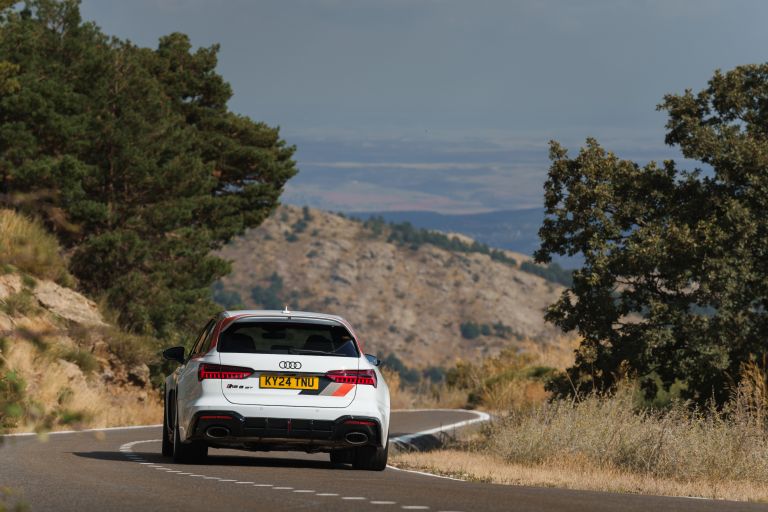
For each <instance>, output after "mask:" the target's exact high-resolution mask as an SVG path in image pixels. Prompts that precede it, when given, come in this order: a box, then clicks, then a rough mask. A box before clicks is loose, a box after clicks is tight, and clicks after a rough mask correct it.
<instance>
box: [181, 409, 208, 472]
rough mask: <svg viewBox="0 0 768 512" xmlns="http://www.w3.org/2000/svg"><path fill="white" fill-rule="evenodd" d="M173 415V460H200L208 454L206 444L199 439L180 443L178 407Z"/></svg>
mask: <svg viewBox="0 0 768 512" xmlns="http://www.w3.org/2000/svg"><path fill="white" fill-rule="evenodd" d="M173 416H174V421H173V423H174V427H173V462H178V463H182V464H196V463H199V462H202V461H203V460H204V459H205V458H206V457H207V456H208V445H207V444H205V443H202V442H200V441H192V442H191V443H186V444H185V443H182V442H181V435H180V433H179V414H178V409H177V410H176V414H174V415H173Z"/></svg>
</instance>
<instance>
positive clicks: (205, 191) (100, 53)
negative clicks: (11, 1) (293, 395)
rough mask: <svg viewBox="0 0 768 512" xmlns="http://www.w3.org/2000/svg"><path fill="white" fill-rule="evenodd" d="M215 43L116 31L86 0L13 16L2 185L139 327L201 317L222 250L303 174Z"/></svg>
mask: <svg viewBox="0 0 768 512" xmlns="http://www.w3.org/2000/svg"><path fill="white" fill-rule="evenodd" d="M217 51H218V47H217V46H212V47H210V48H201V49H197V50H193V49H192V47H191V44H190V42H189V38H188V37H187V36H185V35H183V34H178V33H176V34H171V35H168V36H165V37H162V38H161V39H160V41H159V44H158V46H157V48H156V49H150V48H141V47H138V46H135V45H133V44H131V43H130V42H128V41H124V40H120V39H117V38H114V37H109V36H107V35H105V34H103V33H102V32H101V31H100V30H99V29H98V27H96V25H94V24H92V23H84V22H82V20H81V18H80V13H79V8H78V2H76V1H75V0H63V1H56V0H29V1H28V2H27V3H26V4H25V5H24V6H23V7H21V8H19V9H14V10H9V11H6V12H5V14H4V15H3V18H2V20H1V22H0V62H3V64H1V65H0V81H2V84H0V85H3V87H2V90H0V193H2V194H4V197H5V198H6V201H11V202H13V203H14V205H15V206H16V207H17V208H19V207H24V206H26V207H28V208H29V209H34V210H36V211H37V212H45V213H47V218H48V222H49V223H50V224H51V226H52V227H54V228H56V229H57V233H58V235H59V237H60V239H61V240H62V242H63V243H64V244H65V245H66V246H67V247H68V248H70V249H71V253H72V260H71V267H72V271H73V272H74V274H75V276H76V277H77V278H78V279H79V282H80V285H81V287H82V288H84V289H85V291H87V292H90V293H94V294H99V295H104V296H106V298H107V299H108V303H109V304H110V306H111V307H112V308H114V309H115V310H116V311H118V312H119V315H120V321H121V323H122V324H123V325H125V326H126V327H128V328H129V329H131V330H132V331H134V332H139V333H152V334H156V335H159V336H163V337H167V336H168V335H170V334H173V333H174V332H185V331H189V330H190V329H197V328H199V325H198V324H199V323H200V317H201V315H207V314H208V313H209V312H210V311H212V309H213V308H214V306H213V303H212V302H211V300H210V294H211V292H210V286H211V284H212V283H213V282H214V281H216V279H218V278H219V277H221V276H222V275H225V274H226V273H227V272H228V271H229V265H228V263H227V262H225V261H223V260H221V259H220V258H217V257H215V256H212V255H211V251H212V250H215V249H217V248H219V247H221V245H222V244H223V243H224V242H226V241H227V240H229V239H231V238H232V237H233V236H235V235H237V234H240V233H242V232H243V231H244V230H245V229H246V228H249V227H253V226H256V225H258V224H260V223H261V222H262V221H263V220H264V219H265V218H266V217H267V216H268V215H269V214H270V213H271V212H272V211H273V209H274V208H275V206H276V205H277V203H278V198H279V196H280V194H281V192H282V190H283V185H284V184H285V182H286V181H287V180H288V179H289V178H291V177H292V176H293V175H294V174H295V172H296V169H295V165H294V162H293V160H292V155H293V152H294V148H293V147H289V146H287V145H286V144H285V142H284V141H283V140H281V139H280V137H279V133H278V130H277V129H276V128H272V127H269V126H267V125H265V124H263V123H258V122H254V121H252V120H251V119H249V118H246V117H243V116H239V115H236V114H234V113H232V112H230V111H229V110H228V109H227V101H228V100H229V99H230V97H231V96H232V91H231V88H230V86H229V84H227V83H226V82H225V81H224V79H223V78H222V77H221V76H220V75H218V74H217V73H216V64H217ZM9 80H10V81H9Z"/></svg>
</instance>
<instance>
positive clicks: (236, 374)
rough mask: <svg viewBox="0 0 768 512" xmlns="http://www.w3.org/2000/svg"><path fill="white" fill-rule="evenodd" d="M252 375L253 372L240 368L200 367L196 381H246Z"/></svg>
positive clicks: (208, 365) (218, 365)
mask: <svg viewBox="0 0 768 512" xmlns="http://www.w3.org/2000/svg"><path fill="white" fill-rule="evenodd" d="M251 375H253V370H251V369H250V368H243V367H241V366H225V365H221V364H206V363H203V364H201V365H200V368H198V370H197V380H205V379H246V378H248V377H250V376H251Z"/></svg>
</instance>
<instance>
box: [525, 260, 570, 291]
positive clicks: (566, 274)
mask: <svg viewBox="0 0 768 512" xmlns="http://www.w3.org/2000/svg"><path fill="white" fill-rule="evenodd" d="M520 270H523V271H525V272H528V273H529V274H535V275H537V276H539V277H543V278H544V279H546V280H547V281H550V282H553V283H557V284H561V285H563V286H571V285H572V284H573V271H571V270H565V269H563V268H562V267H561V266H560V265H558V264H557V263H554V262H553V263H550V264H549V265H547V266H546V267H544V266H542V265H537V264H535V263H533V262H532V261H524V262H522V263H521V264H520Z"/></svg>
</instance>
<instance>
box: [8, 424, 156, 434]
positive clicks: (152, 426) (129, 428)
mask: <svg viewBox="0 0 768 512" xmlns="http://www.w3.org/2000/svg"><path fill="white" fill-rule="evenodd" d="M162 426H163V425H162V423H161V424H159V425H132V426H130V427H106V428H86V429H83V430H57V431H56V432H45V433H44V434H38V433H37V432H19V433H18V434H4V435H2V436H0V437H27V436H36V435H47V436H56V435H61V434H80V433H82V432H109V431H110V430H136V429H139V428H156V427H162Z"/></svg>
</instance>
